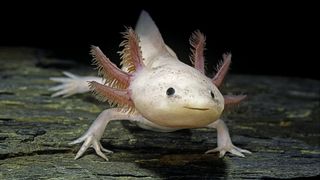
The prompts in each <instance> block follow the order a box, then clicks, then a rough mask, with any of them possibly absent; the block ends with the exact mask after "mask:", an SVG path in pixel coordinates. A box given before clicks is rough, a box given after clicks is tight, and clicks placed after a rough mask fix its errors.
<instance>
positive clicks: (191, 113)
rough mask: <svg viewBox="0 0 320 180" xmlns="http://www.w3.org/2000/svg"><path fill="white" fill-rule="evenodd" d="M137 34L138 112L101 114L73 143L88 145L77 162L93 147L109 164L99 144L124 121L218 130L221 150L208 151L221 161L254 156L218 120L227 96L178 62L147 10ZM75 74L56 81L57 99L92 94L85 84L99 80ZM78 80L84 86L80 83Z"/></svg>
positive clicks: (134, 92)
mask: <svg viewBox="0 0 320 180" xmlns="http://www.w3.org/2000/svg"><path fill="white" fill-rule="evenodd" d="M136 32H137V34H138V36H139V37H140V46H141V50H142V55H143V57H144V64H145V67H144V68H143V69H141V70H140V71H138V72H136V73H135V74H134V77H133V78H132V82H131V84H130V86H129V90H130V91H131V99H132V100H133V102H134V105H135V111H134V113H128V112H124V111H122V110H121V109H119V108H112V109H107V110H105V111H103V112H102V113H101V114H100V115H99V116H98V118H97V119H96V120H95V121H94V122H93V123H92V125H91V126H90V128H89V129H88V130H87V132H86V133H84V135H83V136H81V137H80V138H78V139H76V140H74V141H73V142H71V143H70V144H77V143H81V142H84V143H83V145H82V146H81V148H80V150H79V151H78V153H77V155H76V157H75V159H77V158H79V157H80V156H81V155H83V153H84V152H85V151H86V150H87V148H89V147H93V148H94V149H95V151H96V153H97V154H98V155H99V156H101V157H102V158H104V159H105V160H108V158H107V157H106V156H105V155H104V154H103V153H102V151H103V152H106V153H110V152H111V151H109V150H107V149H104V148H103V147H102V145H101V144H100V142H99V141H100V139H101V137H102V135H103V132H104V130H105V128H106V126H107V125H108V123H109V122H110V121H113V120H124V119H125V120H129V121H132V122H136V123H137V125H139V126H140V127H142V128H145V129H149V130H153V131H160V132H172V131H176V130H179V129H185V128H198V127H208V128H216V129H217V131H218V147H217V148H215V149H212V150H209V151H207V153H211V152H220V157H221V156H223V155H224V154H225V153H226V152H230V153H232V154H234V155H237V156H241V157H244V154H243V153H250V152H249V151H247V150H244V149H240V148H238V147H236V146H234V145H233V144H232V141H231V139H230V135H229V131H228V128H227V126H226V125H225V123H224V122H223V121H222V120H221V119H219V117H220V115H221V113H222V112H223V108H224V98H223V96H222V95H221V93H220V92H219V90H218V89H217V87H215V86H214V85H213V84H212V82H211V80H210V79H209V78H207V77H206V76H205V75H203V74H202V73H200V72H199V71H198V70H196V69H194V68H192V67H190V66H188V65H186V64H184V63H182V62H180V61H179V60H178V58H177V56H176V54H175V53H174V51H173V50H172V49H171V48H170V47H168V46H167V45H166V44H165V43H164V42H163V39H162V37H161V34H160V32H159V30H158V28H157V26H156V25H155V24H154V22H153V20H152V19H151V17H150V16H149V15H148V14H147V13H146V12H145V11H143V12H142V13H141V15H140V18H139V21H138V23H137V26H136ZM122 69H123V70H125V69H126V67H122ZM66 75H67V74H66ZM67 76H68V75H67ZM72 76H74V77H76V78H72V77H70V76H69V77H70V79H69V78H65V79H63V78H60V79H59V78H55V79H53V80H59V81H58V82H61V83H63V84H62V85H59V86H56V87H54V88H53V90H59V91H58V92H56V93H55V95H56V96H60V95H70V94H74V93H77V90H81V92H84V91H86V90H88V87H87V83H85V82H86V81H88V80H89V81H90V80H96V78H95V77H79V76H75V75H72ZM79 80H80V81H81V80H82V82H81V83H79ZM98 80H101V79H98ZM75 81H77V82H78V83H74V82H75ZM170 87H172V88H174V89H175V94H174V95H172V96H168V95H167V93H166V91H167V89H168V88H170ZM70 90H72V91H70ZM81 92H79V93H81ZM211 92H212V93H213V94H214V98H212V96H211Z"/></svg>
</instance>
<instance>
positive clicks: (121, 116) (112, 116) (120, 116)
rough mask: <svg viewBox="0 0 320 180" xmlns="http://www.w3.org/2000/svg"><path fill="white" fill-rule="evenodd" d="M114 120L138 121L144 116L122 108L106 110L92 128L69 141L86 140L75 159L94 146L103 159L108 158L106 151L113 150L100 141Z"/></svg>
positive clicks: (79, 141)
mask: <svg viewBox="0 0 320 180" xmlns="http://www.w3.org/2000/svg"><path fill="white" fill-rule="evenodd" d="M113 120H129V121H138V122H141V121H143V120H144V118H143V117H142V116H141V115H140V114H139V113H138V112H135V113H127V112H123V111H122V110H121V109H120V108H112V109H107V110H104V111H103V112H102V113H100V115H99V116H98V117H97V119H96V120H95V121H94V122H93V123H92V125H91V126H90V128H89V129H88V130H87V132H86V133H84V134H83V135H82V136H81V137H80V138H78V139H76V140H74V141H72V142H71V143H69V144H70V145H72V144H78V143H81V142H83V141H84V143H83V144H82V146H81V148H80V150H79V151H78V153H77V155H76V156H75V159H78V158H79V157H80V156H82V155H83V153H84V152H85V151H86V150H87V149H88V148H89V147H92V148H94V149H95V151H96V153H97V154H98V155H99V156H101V157H102V158H103V159H105V160H108V158H107V157H106V155H105V154H103V152H105V153H112V151H110V150H107V149H105V148H103V146H102V145H101V143H100V139H101V137H102V135H103V132H104V130H105V128H106V126H107V125H108V123H109V122H110V121H113ZM102 151H103V152H102Z"/></svg>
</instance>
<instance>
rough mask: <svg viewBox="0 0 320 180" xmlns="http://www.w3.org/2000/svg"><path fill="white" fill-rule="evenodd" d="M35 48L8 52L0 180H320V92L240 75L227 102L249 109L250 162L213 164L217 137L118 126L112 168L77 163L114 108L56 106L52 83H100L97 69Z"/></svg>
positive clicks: (0, 97) (292, 81)
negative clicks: (65, 79) (88, 79)
mask: <svg viewBox="0 0 320 180" xmlns="http://www.w3.org/2000/svg"><path fill="white" fill-rule="evenodd" d="M39 52H41V51H39V50H37V49H31V48H1V49H0V64H1V66H0V179H118V178H128V179H131V178H132V179H135V178H142V179H144V178H145V179H150V178H166V179H185V178H195V179H199V178H206V179H215V178H218V179H219V178H223V179H224V178H229V179H239V178H244V179H249V178H259V179H261V178H296V177H314V178H316V177H318V176H319V175H320V148H319V145H320V132H319V131H320V121H319V118H320V107H319V99H320V93H319V92H320V82H319V81H315V80H308V79H299V78H284V77H270V76H249V75H230V76H228V78H227V80H226V82H225V86H224V87H223V92H224V93H227V92H228V93H229V92H233V93H245V94H247V95H248V99H247V100H246V101H244V102H243V103H242V104H241V105H239V106H238V107H235V108H230V109H229V110H227V111H226V113H225V115H224V119H225V120H226V123H227V124H228V127H229V129H230V133H231V136H232V140H233V142H234V144H235V145H237V146H239V147H241V148H245V149H248V150H250V151H252V152H253V154H252V155H248V156H247V157H245V158H239V157H234V156H231V155H229V154H228V155H227V156H225V157H224V158H222V159H219V158H218V156H217V154H210V155H205V154H203V153H204V152H205V151H206V150H208V149H212V148H214V147H216V132H215V131H214V130H210V129H193V130H182V131H178V132H173V133H158V132H150V131H146V130H143V129H140V128H138V127H137V126H136V125H134V124H131V123H129V122H126V121H123V122H120V121H118V122H112V123H111V124H110V125H109V126H108V127H107V129H106V131H105V134H104V136H103V138H102V141H101V143H102V144H103V146H104V147H106V148H108V149H110V150H113V151H114V153H113V154H111V155H109V156H108V157H109V160H110V161H109V162H105V161H104V160H103V159H102V158H100V157H98V156H97V155H96V154H95V153H94V151H92V150H90V151H87V153H86V154H85V155H84V156H83V157H82V158H80V159H79V160H74V159H73V158H74V156H75V154H76V152H77V150H78V149H79V147H80V146H79V145H73V146H70V145H68V142H70V141H71V140H73V139H75V138H77V137H79V136H80V135H81V134H82V133H84V132H85V131H86V130H87V128H88V127H89V126H90V124H91V122H92V121H93V120H94V119H95V118H96V117H97V115H98V114H99V113H100V112H101V111H102V110H103V109H105V108H108V105H107V104H105V103H100V102H98V101H96V100H95V99H94V98H93V97H92V96H91V94H90V93H88V94H82V95H75V96H72V97H69V98H51V97H50V95H51V93H52V92H50V91H48V88H50V87H52V86H54V85H55V83H54V82H51V81H50V80H49V77H59V76H62V73H61V72H62V71H63V70H67V71H70V72H72V73H75V74H79V75H89V74H91V75H95V74H96V73H95V72H94V70H93V68H92V66H87V67H86V66H82V65H79V64H77V63H76V62H72V61H66V60H59V59H54V58H48V57H46V56H44V55H43V53H39Z"/></svg>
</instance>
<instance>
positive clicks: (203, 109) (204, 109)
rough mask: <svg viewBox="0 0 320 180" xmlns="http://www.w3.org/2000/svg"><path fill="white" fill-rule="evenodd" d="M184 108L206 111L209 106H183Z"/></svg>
mask: <svg viewBox="0 0 320 180" xmlns="http://www.w3.org/2000/svg"><path fill="white" fill-rule="evenodd" d="M183 107H184V108H186V109H191V110H198V111H207V110H209V108H197V107H189V106H183Z"/></svg>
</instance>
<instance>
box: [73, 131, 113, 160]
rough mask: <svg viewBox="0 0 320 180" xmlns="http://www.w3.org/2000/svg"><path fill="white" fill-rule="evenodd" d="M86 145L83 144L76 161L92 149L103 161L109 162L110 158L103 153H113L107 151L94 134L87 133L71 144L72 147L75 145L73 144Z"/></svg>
mask: <svg viewBox="0 0 320 180" xmlns="http://www.w3.org/2000/svg"><path fill="white" fill-rule="evenodd" d="M83 141H84V143H83V144H82V146H81V148H80V150H79V151H78V153H77V155H76V156H75V158H74V159H78V158H79V157H81V156H82V155H83V153H84V152H85V151H86V150H87V149H88V148H89V147H92V148H93V149H94V150H95V151H96V153H97V154H98V155H99V156H100V157H102V158H103V159H105V160H106V161H108V158H107V156H106V155H105V154H104V153H103V152H105V153H108V154H110V153H113V152H112V151H110V150H108V149H105V148H104V147H103V146H102V145H101V143H100V142H99V139H98V138H96V137H95V136H94V134H92V133H90V132H87V133H86V134H85V135H84V136H82V137H80V138H78V139H76V140H74V141H72V142H71V143H69V144H70V145H73V144H78V143H81V142H83Z"/></svg>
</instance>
